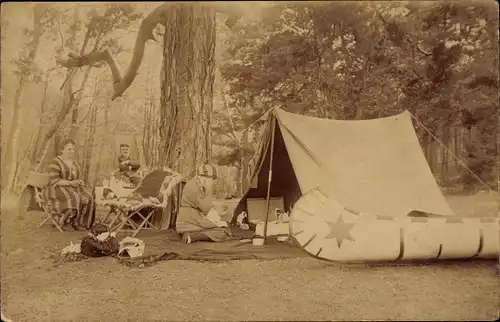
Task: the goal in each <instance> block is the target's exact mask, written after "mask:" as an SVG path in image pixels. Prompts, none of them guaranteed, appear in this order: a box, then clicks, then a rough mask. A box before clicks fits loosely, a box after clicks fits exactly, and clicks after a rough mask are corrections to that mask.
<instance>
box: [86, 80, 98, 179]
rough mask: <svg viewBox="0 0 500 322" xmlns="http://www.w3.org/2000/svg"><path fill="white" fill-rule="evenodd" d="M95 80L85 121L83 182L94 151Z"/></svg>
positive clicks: (88, 174)
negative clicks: (88, 114) (88, 113)
mask: <svg viewBox="0 0 500 322" xmlns="http://www.w3.org/2000/svg"><path fill="white" fill-rule="evenodd" d="M96 84H97V83H96V80H95V79H94V86H93V90H92V97H91V101H90V116H89V119H88V121H87V133H86V135H85V149H84V153H83V155H84V159H83V162H84V168H83V180H84V181H85V182H89V179H90V178H89V176H90V168H91V167H92V152H93V150H94V141H95V131H96V121H97V104H96V103H95V102H94V96H95V95H96Z"/></svg>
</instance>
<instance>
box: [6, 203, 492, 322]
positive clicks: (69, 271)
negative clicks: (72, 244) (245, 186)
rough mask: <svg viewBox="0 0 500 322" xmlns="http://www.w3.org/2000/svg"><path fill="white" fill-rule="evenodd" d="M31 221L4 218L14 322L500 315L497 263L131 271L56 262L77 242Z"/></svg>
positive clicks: (477, 212)
mask: <svg viewBox="0 0 500 322" xmlns="http://www.w3.org/2000/svg"><path fill="white" fill-rule="evenodd" d="M449 202H450V205H451V206H452V207H453V208H454V209H455V211H456V212H457V213H458V214H462V215H468V216H481V215H483V216H493V215H495V214H496V213H497V210H498V200H497V196H496V195H493V194H486V193H482V194H478V195H475V196H453V197H450V198H449ZM3 205H4V206H6V205H5V203H4V204H3ZM28 218H29V219H25V220H19V219H17V218H16V216H15V214H14V213H13V212H12V211H9V210H5V211H3V212H2V231H1V238H2V250H1V256H2V261H1V268H2V275H1V276H2V310H3V311H4V313H5V314H6V315H7V316H8V317H9V318H11V319H13V320H14V321H35V320H37V321H69V320H71V321H124V320H127V321H153V320H163V321H165V320H168V321H178V320H217V321H226V320H232V321H234V320H240V321H241V320H261V321H262V320H301V321H307V320H345V321H346V320H347V321H348V320H361V319H363V320H413V319H415V320H469V321H470V320H481V319H484V320H492V319H496V318H498V312H499V293H500V288H499V278H498V277H497V273H496V268H495V265H496V261H480V260H478V261H474V262H465V261H453V262H439V263H433V264H426V265H377V266H375V265H341V264H335V263H325V262H322V261H318V260H315V259H313V258H310V257H294V258H288V259H276V260H265V261H263V260H243V261H231V262H225V263H200V262H191V261H167V262H158V263H156V264H155V265H154V266H151V267H145V268H128V267H125V266H123V265H120V264H118V263H117V262H116V261H115V260H114V259H111V258H101V259H89V260H84V261H79V262H69V263H64V264H55V263H54V262H53V260H52V259H50V258H47V257H48V256H47V253H46V252H54V250H57V249H61V248H62V247H64V246H65V245H67V244H68V241H69V240H70V239H71V240H73V241H77V240H78V236H77V235H68V234H61V233H59V232H56V231H55V229H52V228H50V227H43V228H41V229H37V228H36V226H37V224H38V222H39V220H40V218H41V217H39V215H38V214H35V215H33V216H30V217H28ZM72 234H78V233H72ZM80 234H81V233H80ZM138 237H139V238H140V235H139V236H138ZM146 244H147V245H148V241H147V240H146ZM146 248H147V246H146ZM167 251H168V250H167Z"/></svg>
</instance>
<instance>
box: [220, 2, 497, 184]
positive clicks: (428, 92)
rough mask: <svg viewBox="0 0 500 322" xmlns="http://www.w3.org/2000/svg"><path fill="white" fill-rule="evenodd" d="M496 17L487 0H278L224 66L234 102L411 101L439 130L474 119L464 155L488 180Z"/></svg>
mask: <svg viewBox="0 0 500 322" xmlns="http://www.w3.org/2000/svg"><path fill="white" fill-rule="evenodd" d="M497 27H498V10H497V8H496V6H494V5H493V4H491V3H475V4H474V5H473V6H471V5H468V4H465V3H457V2H435V3H418V4H417V3H412V2H410V3H400V2H397V3H391V4H387V5H386V4H384V6H383V7H382V5H379V4H376V3H368V4H367V3H356V2H314V3H306V2H304V3H276V4H275V6H274V8H272V10H269V11H268V16H265V17H263V18H262V19H261V21H260V22H259V23H254V24H247V25H245V26H241V27H240V29H239V31H238V33H237V34H236V35H234V39H233V40H232V45H231V46H230V48H229V49H228V50H227V52H226V57H225V59H224V61H225V64H224V65H223V66H222V67H221V72H222V76H223V78H224V80H225V81H226V82H227V83H228V84H229V93H230V95H231V97H232V101H231V102H232V104H233V106H256V105H258V104H260V105H262V106H264V109H267V108H270V107H274V106H279V107H281V108H284V109H286V110H289V111H293V112H297V113H304V114H311V115H316V116H320V117H327V118H336V119H370V118H376V117H382V116H387V115H393V114H396V113H399V112H401V111H403V110H404V109H408V110H409V111H410V112H412V113H413V115H415V116H416V118H417V119H419V120H420V121H421V122H422V123H423V124H425V125H426V127H427V128H429V129H430V130H431V131H432V132H433V133H435V134H437V135H438V136H441V135H444V133H445V131H446V130H447V129H449V128H450V127H465V128H467V127H471V126H474V127H475V128H476V131H475V133H476V136H475V137H474V138H473V139H472V141H471V142H469V144H468V145H467V148H466V151H464V156H465V157H466V159H467V163H468V165H469V167H471V168H474V169H472V170H473V171H477V173H479V174H481V176H482V178H483V179H484V180H488V181H489V182H491V181H492V180H493V177H494V172H495V171H496V170H495V169H496V166H495V162H494V159H495V157H496V155H497V153H496V146H495V141H496V140H495V139H494V138H495V136H496V122H497V121H498V120H497V118H496V105H497V104H498V101H497V100H498V98H497V93H495V89H497V88H498V84H497V81H496V80H497V78H498V31H497V30H496V29H495V28H497ZM417 133H418V134H419V136H421V137H422V138H424V137H425V136H426V135H427V134H426V133H425V131H424V130H423V129H422V128H419V127H417ZM423 142H424V141H423ZM463 180H464V182H467V180H469V179H468V178H467V175H466V174H464V177H463Z"/></svg>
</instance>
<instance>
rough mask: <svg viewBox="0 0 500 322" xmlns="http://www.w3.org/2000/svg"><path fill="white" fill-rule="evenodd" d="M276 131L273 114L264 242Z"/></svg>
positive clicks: (265, 233)
mask: <svg viewBox="0 0 500 322" xmlns="http://www.w3.org/2000/svg"><path fill="white" fill-rule="evenodd" d="M275 131H276V118H275V117H274V116H273V119H272V123H271V150H270V153H271V154H270V156H269V176H268V180H267V197H266V199H267V200H266V221H265V222H264V244H265V243H266V239H267V223H268V222H269V208H270V207H271V202H270V201H271V182H272V180H273V156H274V133H275Z"/></svg>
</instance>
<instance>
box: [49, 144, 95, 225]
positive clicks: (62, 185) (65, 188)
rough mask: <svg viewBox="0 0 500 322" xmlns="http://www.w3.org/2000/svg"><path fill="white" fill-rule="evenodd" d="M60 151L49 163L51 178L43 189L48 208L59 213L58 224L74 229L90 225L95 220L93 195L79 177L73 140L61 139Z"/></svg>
mask: <svg viewBox="0 0 500 322" xmlns="http://www.w3.org/2000/svg"><path fill="white" fill-rule="evenodd" d="M61 147H62V148H61V155H59V156H58V157H56V158H54V160H52V162H51V163H50V164H49V167H48V168H49V174H50V177H51V179H50V182H49V184H48V185H47V187H46V188H45V189H44V191H43V199H44V202H45V204H46V205H47V208H48V209H47V210H49V211H50V212H52V213H54V214H60V215H61V217H60V219H59V224H60V225H61V227H62V228H63V229H65V228H66V227H67V226H68V225H70V224H71V226H72V227H73V228H74V229H75V230H82V229H87V230H88V229H90V228H91V227H92V225H93V224H94V220H95V204H94V197H93V196H92V193H90V192H89V191H88V190H87V189H86V188H85V184H84V183H83V181H82V180H80V167H79V166H78V163H77V162H76V160H75V155H76V153H75V152H76V149H75V142H74V141H72V140H70V139H66V140H64V141H62V142H61Z"/></svg>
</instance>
